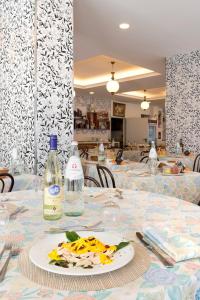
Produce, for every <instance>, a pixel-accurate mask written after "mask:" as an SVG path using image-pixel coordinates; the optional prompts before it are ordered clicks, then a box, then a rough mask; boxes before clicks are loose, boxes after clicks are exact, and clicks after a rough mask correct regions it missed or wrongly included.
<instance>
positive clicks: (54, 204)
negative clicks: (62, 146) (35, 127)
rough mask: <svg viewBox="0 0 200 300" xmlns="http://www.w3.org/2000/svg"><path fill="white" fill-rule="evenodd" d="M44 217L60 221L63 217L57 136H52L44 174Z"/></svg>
mask: <svg viewBox="0 0 200 300" xmlns="http://www.w3.org/2000/svg"><path fill="white" fill-rule="evenodd" d="M43 216H44V219H45V220H58V219H60V218H61V216H62V175H61V169H60V164H59V161H58V158H57V136H56V135H51V136H50V151H49V155H48V159H47V163H46V170H45V174H44V199H43Z"/></svg>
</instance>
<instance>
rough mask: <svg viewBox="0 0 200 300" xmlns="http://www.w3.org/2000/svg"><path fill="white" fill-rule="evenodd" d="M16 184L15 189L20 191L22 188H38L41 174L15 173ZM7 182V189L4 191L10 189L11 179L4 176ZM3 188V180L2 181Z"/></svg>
mask: <svg viewBox="0 0 200 300" xmlns="http://www.w3.org/2000/svg"><path fill="white" fill-rule="evenodd" d="M13 177H14V186H13V191H20V190H32V189H37V188H38V187H39V185H40V184H41V180H42V179H41V176H38V175H34V174H20V175H14V176H13ZM4 182H5V189H4V191H5V192H6V191H8V188H9V185H10V179H9V178H4ZM0 188H1V182H0Z"/></svg>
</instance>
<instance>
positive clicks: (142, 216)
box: [0, 190, 200, 300]
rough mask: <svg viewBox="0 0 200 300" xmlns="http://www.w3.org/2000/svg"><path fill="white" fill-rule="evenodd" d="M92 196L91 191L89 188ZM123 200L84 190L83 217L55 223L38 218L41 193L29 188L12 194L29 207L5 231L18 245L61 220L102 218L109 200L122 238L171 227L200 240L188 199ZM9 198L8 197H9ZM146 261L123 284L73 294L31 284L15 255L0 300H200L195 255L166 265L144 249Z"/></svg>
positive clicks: (130, 195) (130, 194) (132, 194)
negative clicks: (142, 271)
mask: <svg viewBox="0 0 200 300" xmlns="http://www.w3.org/2000/svg"><path fill="white" fill-rule="evenodd" d="M90 194H91V190H90ZM122 195H123V199H118V198H116V197H115V196H114V192H113V191H112V190H109V191H107V192H106V195H105V194H104V195H102V196H101V197H98V198H96V199H95V198H93V197H88V196H87V192H86V194H85V199H86V202H87V203H86V207H85V213H84V215H83V216H81V217H78V218H70V217H63V218H62V219H61V220H60V221H53V222H49V221H44V220H43V218H42V197H41V194H40V193H35V192H33V191H21V192H14V193H13V196H15V198H16V200H15V202H14V203H16V204H18V205H25V206H26V207H28V208H29V211H28V212H26V213H24V214H22V215H21V216H18V218H17V219H16V220H15V221H11V222H10V224H9V230H10V232H11V235H12V236H13V238H14V239H15V240H16V242H18V243H21V245H22V248H23V247H27V246H30V245H31V244H32V243H34V240H35V239H37V238H38V237H40V236H42V235H44V230H45V229H47V228H49V227H50V226H52V224H53V225H54V226H57V225H60V224H65V225H67V224H70V225H71V224H72V223H74V224H77V223H78V222H81V223H82V224H83V223H85V224H88V223H90V224H91V222H96V221H97V220H99V219H100V218H101V212H102V207H103V204H104V202H105V201H106V200H110V199H112V200H114V201H116V202H117V203H118V204H119V206H120V208H121V209H120V220H119V221H118V222H117V223H116V224H115V226H114V228H113V230H114V231H115V232H117V233H119V232H120V234H121V235H122V236H124V237H127V238H129V239H135V240H136V237H135V231H138V230H141V228H142V227H143V226H144V225H145V226H147V225H155V226H160V227H165V226H168V227H171V228H176V229H178V230H179V231H180V232H183V233H189V234H190V235H192V236H193V238H194V239H196V241H197V242H198V243H200V222H199V220H200V208H199V207H198V206H196V205H193V204H191V203H189V202H185V201H182V200H179V199H176V198H171V197H167V196H164V195H158V194H152V193H148V192H138V191H130V190H123V193H122ZM12 199H13V198H12ZM149 254H150V256H151V265H150V268H149V269H148V270H147V272H146V273H145V274H144V275H143V276H142V277H140V278H139V279H137V280H136V281H134V282H131V283H129V284H127V285H124V286H121V287H118V288H112V289H108V290H101V291H80V292H72V291H67V290H53V289H51V288H48V287H45V286H42V285H38V284H35V283H34V282H31V281H29V280H28V279H27V278H25V277H23V276H22V275H21V274H20V271H19V269H18V267H17V258H12V259H11V261H10V264H9V267H8V272H7V274H6V277H5V280H4V281H3V282H2V283H1V284H0V299H1V300H33V299H46V300H47V299H48V300H107V299H109V300H122V299H124V300H191V299H195V300H199V299H200V259H198V258H197V259H194V260H189V261H185V262H180V263H177V264H176V265H175V266H174V267H173V268H170V269H166V268H165V267H164V266H163V265H162V263H161V262H160V261H159V260H158V259H157V257H156V256H155V255H154V254H153V253H151V252H149Z"/></svg>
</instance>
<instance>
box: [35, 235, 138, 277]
mask: <svg viewBox="0 0 200 300" xmlns="http://www.w3.org/2000/svg"><path fill="white" fill-rule="evenodd" d="M78 234H79V235H80V236H81V237H88V236H95V237H96V238H97V239H99V240H100V241H102V242H103V243H105V244H109V245H117V244H119V243H120V242H122V241H124V239H123V238H122V237H120V236H118V235H115V234H113V233H110V232H92V231H89V232H80V231H79V232H78ZM64 241H66V237H65V234H64V233H59V234H51V235H48V236H47V237H45V238H43V239H40V240H38V241H37V242H36V244H34V245H33V246H32V247H31V249H30V252H29V257H30V260H31V261H32V263H34V264H35V265H36V266H37V267H39V268H41V269H43V270H46V271H48V272H52V273H56V274H62V275H73V276H88V275H97V274H103V273H107V272H111V271H114V270H117V269H119V268H122V267H123V266H125V265H127V264H128V263H129V262H130V261H131V260H132V259H133V257H134V248H133V246H132V245H131V244H129V245H128V246H126V247H124V248H122V249H121V250H119V251H117V252H116V254H115V255H114V260H113V262H112V263H111V264H109V265H97V266H94V267H93V268H92V269H83V268H81V267H71V268H62V267H59V266H54V265H50V264H49V261H50V259H49V258H48V253H49V252H51V251H52V249H54V248H56V247H57V245H58V244H59V243H61V242H64Z"/></svg>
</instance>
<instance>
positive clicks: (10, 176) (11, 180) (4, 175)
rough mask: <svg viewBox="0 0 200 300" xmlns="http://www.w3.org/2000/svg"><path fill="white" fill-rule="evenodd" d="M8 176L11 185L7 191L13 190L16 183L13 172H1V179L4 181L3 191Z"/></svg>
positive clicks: (2, 190)
mask: <svg viewBox="0 0 200 300" xmlns="http://www.w3.org/2000/svg"><path fill="white" fill-rule="evenodd" d="M6 177H9V179H10V185H9V189H8V191H7V192H11V191H12V189H13V186H14V183H15V181H14V178H13V176H12V175H11V174H9V173H1V174H0V179H1V182H2V181H3V183H2V189H1V193H3V192H4V188H5V182H4V180H5V179H6Z"/></svg>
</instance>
